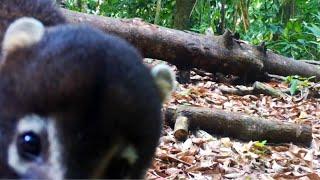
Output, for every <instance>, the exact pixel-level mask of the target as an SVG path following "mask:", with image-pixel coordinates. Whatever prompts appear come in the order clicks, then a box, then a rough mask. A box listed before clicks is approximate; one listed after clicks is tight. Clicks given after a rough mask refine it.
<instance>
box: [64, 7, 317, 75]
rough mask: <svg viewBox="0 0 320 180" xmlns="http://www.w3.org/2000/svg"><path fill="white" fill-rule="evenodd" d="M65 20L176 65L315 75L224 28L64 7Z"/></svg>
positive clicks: (249, 72) (230, 71)
mask: <svg viewBox="0 0 320 180" xmlns="http://www.w3.org/2000/svg"><path fill="white" fill-rule="evenodd" d="M63 13H64V15H65V16H66V17H67V19H68V21H70V22H72V23H88V24H91V25H93V26H95V27H97V28H100V29H101V30H102V31H104V32H106V33H112V34H116V35H119V36H120V37H123V38H125V39H127V40H128V41H129V42H131V43H132V44H134V45H135V46H136V47H137V48H138V49H140V51H141V52H142V54H143V55H144V56H145V57H149V58H154V59H161V60H165V61H167V62H169V63H171V64H174V65H177V66H179V67H185V68H186V69H187V68H194V67H195V68H199V69H203V70H206V71H208V72H222V73H226V74H227V73H228V74H234V75H239V76H248V75H249V77H250V78H252V79H253V80H255V79H258V77H259V76H260V77H261V76H263V75H264V73H265V72H268V73H269V74H277V75H282V76H288V75H300V76H304V77H310V76H315V77H316V78H315V80H320V71H319V69H318V67H317V66H315V65H312V64H307V63H304V62H299V61H295V60H293V59H290V58H287V57H284V56H281V55H277V54H275V53H272V52H271V51H266V48H265V46H264V45H263V44H262V45H260V46H251V45H248V44H246V43H243V42H241V41H238V40H235V39H233V36H232V34H231V32H229V31H227V32H226V33H224V34H223V35H221V36H210V37H209V36H205V35H200V34H196V33H188V32H183V31H179V30H174V29H169V28H164V27H160V26H156V25H153V24H149V23H145V22H143V21H142V20H140V19H115V18H108V17H101V16H95V15H88V14H84V13H78V12H73V11H69V10H63Z"/></svg>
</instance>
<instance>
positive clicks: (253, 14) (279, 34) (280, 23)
mask: <svg viewBox="0 0 320 180" xmlns="http://www.w3.org/2000/svg"><path fill="white" fill-rule="evenodd" d="M241 1H243V2H246V3H247V2H249V4H247V11H248V14H249V17H248V20H249V22H250V26H249V29H248V30H245V29H244V26H243V16H242V13H243V9H241V6H240V5H239V2H240V0H239V1H232V0H226V1H225V2H226V4H225V6H224V7H225V18H224V26H225V28H228V29H231V30H233V31H237V32H239V33H240V34H241V39H243V40H246V41H249V42H250V43H252V44H260V43H261V42H262V41H265V42H266V45H267V47H268V48H269V49H271V50H273V51H275V52H277V53H280V54H282V55H285V56H288V57H293V58H295V59H316V60H319V59H320V51H319V49H320V13H319V12H320V1H319V0H286V1H283V0H272V1H270V0H250V1H248V0H241ZM79 2H80V3H79ZM161 2H162V4H161V13H160V22H159V24H160V25H162V26H166V27H172V26H173V18H174V15H175V0H162V1H161ZM222 2H223V1H222V0H197V2H196V4H195V7H194V8H193V11H192V14H191V16H190V19H191V27H190V29H189V30H191V31H194V32H198V33H204V32H205V31H206V30H208V29H210V30H212V31H213V32H214V33H215V34H217V32H219V23H220V22H221V21H222V19H221V18H222V15H221V7H222ZM79 4H80V6H79ZM156 4H157V0H66V6H67V8H69V9H73V10H77V11H82V12H87V13H92V14H99V15H104V16H111V17H119V18H133V17H139V18H142V19H144V20H145V21H147V22H150V23H154V18H155V14H156ZM292 4H294V5H292ZM291 5H292V7H294V10H291V9H290V7H291ZM287 6H290V7H287ZM289 10H291V11H289ZM286 15H287V16H286ZM288 15H289V16H288Z"/></svg>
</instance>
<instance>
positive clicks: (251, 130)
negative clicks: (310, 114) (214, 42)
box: [164, 106, 312, 146]
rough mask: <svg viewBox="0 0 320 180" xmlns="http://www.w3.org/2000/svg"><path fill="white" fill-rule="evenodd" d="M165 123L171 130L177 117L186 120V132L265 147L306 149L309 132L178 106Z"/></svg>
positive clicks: (296, 126)
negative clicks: (282, 145)
mask: <svg viewBox="0 0 320 180" xmlns="http://www.w3.org/2000/svg"><path fill="white" fill-rule="evenodd" d="M164 114H165V121H166V122H167V123H168V124H169V125H170V126H171V127H173V126H174V124H175V120H176V119H177V117H179V116H184V117H186V118H188V121H189V123H190V124H189V128H191V129H197V128H200V129H202V130H205V131H207V132H209V133H213V134H217V135H222V136H228V137H233V138H237V139H240V140H245V141H248V140H254V141H255V140H259V141H263V140H267V142H268V143H290V142H292V143H295V144H301V145H304V146H309V145H310V143H311V140H312V128H311V127H310V126H307V125H299V124H293V123H287V122H280V121H275V120H266V119H263V118H258V117H253V116H249V115H245V114H241V113H234V112H226V111H223V110H218V109H209V108H199V107H192V106H179V107H178V108H177V109H171V108H167V109H166V110H165V113H164Z"/></svg>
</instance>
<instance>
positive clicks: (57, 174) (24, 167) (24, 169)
mask: <svg viewBox="0 0 320 180" xmlns="http://www.w3.org/2000/svg"><path fill="white" fill-rule="evenodd" d="M16 128H17V131H16V132H17V134H16V135H15V138H14V140H13V141H12V143H11V144H10V145H9V149H8V164H9V166H11V167H12V168H13V169H15V170H16V171H17V172H18V173H19V174H21V175H25V174H28V173H29V172H28V171H31V172H35V169H36V170H37V171H36V172H37V173H39V174H40V175H46V177H42V178H45V179H48V178H49V179H58V180H60V179H64V178H63V177H64V168H63V167H62V163H61V146H60V142H59V140H58V139H59V138H58V132H57V130H56V125H55V121H54V119H52V118H44V117H41V116H38V115H35V114H32V115H27V116H25V117H23V118H22V119H20V120H19V121H18V125H17V127H16ZM30 131H31V132H34V133H36V134H38V135H40V134H41V133H42V134H43V133H46V134H47V138H48V139H47V140H48V143H49V147H48V159H44V158H39V159H36V160H35V161H26V160H25V159H23V158H21V157H20V155H19V153H18V149H17V144H16V143H17V142H16V138H17V137H18V136H19V135H21V134H23V133H26V132H30ZM35 177H36V176H35ZM39 178H41V177H39Z"/></svg>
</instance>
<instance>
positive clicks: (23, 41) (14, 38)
mask: <svg viewBox="0 0 320 180" xmlns="http://www.w3.org/2000/svg"><path fill="white" fill-rule="evenodd" d="M44 31H45V29H44V26H43V24H42V23H41V22H40V21H38V20H36V19H34V18H30V17H23V18H20V19H17V20H15V21H14V22H13V23H12V24H10V26H9V27H8V29H7V31H6V33H5V35H4V39H3V43H2V50H3V52H5V53H8V52H11V51H13V50H15V49H17V48H23V47H28V46H31V45H33V44H35V43H37V42H39V41H40V40H41V39H42V37H43V34H44Z"/></svg>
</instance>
